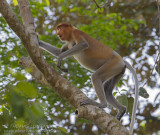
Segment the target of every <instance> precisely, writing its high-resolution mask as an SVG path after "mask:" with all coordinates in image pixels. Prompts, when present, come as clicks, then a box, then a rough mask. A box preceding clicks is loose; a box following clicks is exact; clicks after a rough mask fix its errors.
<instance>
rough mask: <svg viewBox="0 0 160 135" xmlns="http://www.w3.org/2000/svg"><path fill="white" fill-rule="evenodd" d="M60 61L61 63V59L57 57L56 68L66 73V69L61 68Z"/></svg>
mask: <svg viewBox="0 0 160 135" xmlns="http://www.w3.org/2000/svg"><path fill="white" fill-rule="evenodd" d="M61 61H62V59H61V58H60V57H58V61H57V67H58V68H59V69H60V70H61V71H63V72H68V69H64V68H61Z"/></svg>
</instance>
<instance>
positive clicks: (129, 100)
mask: <svg viewBox="0 0 160 135" xmlns="http://www.w3.org/2000/svg"><path fill="white" fill-rule="evenodd" d="M127 100H128V106H127V112H128V113H129V114H130V115H132V109H133V104H134V98H133V97H129V98H127Z"/></svg>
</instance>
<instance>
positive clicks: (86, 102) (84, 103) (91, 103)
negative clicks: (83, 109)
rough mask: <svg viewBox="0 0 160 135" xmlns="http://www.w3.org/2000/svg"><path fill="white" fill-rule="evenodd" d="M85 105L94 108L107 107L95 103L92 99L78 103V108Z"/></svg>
mask: <svg viewBox="0 0 160 135" xmlns="http://www.w3.org/2000/svg"><path fill="white" fill-rule="evenodd" d="M87 104H90V105H94V106H97V107H99V108H105V107H107V104H100V103H97V102H95V101H94V100H92V99H85V100H83V101H81V102H80V106H83V105H87Z"/></svg>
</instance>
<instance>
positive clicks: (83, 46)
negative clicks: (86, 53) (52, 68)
mask: <svg viewBox="0 0 160 135" xmlns="http://www.w3.org/2000/svg"><path fill="white" fill-rule="evenodd" d="M88 47H89V44H88V43H87V42H85V41H83V42H80V43H78V44H77V45H75V46H73V47H72V48H71V49H69V50H67V51H65V52H62V53H61V54H60V55H59V57H58V61H57V67H58V68H60V69H61V61H62V59H64V58H67V57H69V56H72V55H74V54H77V53H79V52H81V51H83V50H85V49H87V48H88Z"/></svg>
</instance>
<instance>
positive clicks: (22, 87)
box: [15, 82, 37, 98]
mask: <svg viewBox="0 0 160 135" xmlns="http://www.w3.org/2000/svg"><path fill="white" fill-rule="evenodd" d="M15 90H16V91H17V92H19V93H21V94H22V95H23V96H28V97H30V98H35V97H36V96H37V90H36V89H35V87H34V86H33V85H32V84H30V83H27V82H19V83H17V85H16V87H15Z"/></svg>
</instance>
